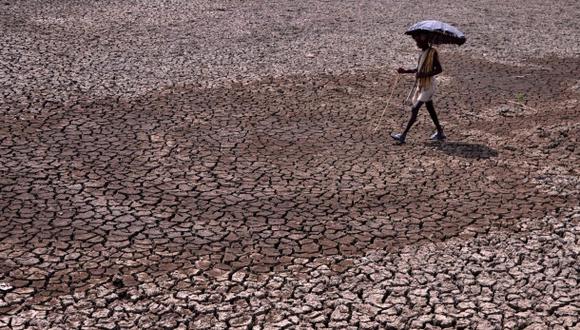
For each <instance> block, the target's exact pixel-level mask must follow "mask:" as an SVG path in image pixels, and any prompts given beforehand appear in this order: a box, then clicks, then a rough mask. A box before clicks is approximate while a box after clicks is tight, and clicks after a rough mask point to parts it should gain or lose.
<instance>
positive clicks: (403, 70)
mask: <svg viewBox="0 0 580 330" xmlns="http://www.w3.org/2000/svg"><path fill="white" fill-rule="evenodd" d="M397 73H399V74H401V73H417V69H409V70H407V69H403V68H398V69H397Z"/></svg>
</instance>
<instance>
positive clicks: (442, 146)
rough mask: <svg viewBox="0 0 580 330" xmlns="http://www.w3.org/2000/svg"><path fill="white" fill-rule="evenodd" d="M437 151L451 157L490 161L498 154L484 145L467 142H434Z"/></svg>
mask: <svg viewBox="0 0 580 330" xmlns="http://www.w3.org/2000/svg"><path fill="white" fill-rule="evenodd" d="M430 145H435V148H436V149H437V150H440V151H442V152H443V153H445V154H447V155H451V156H459V157H463V158H470V159H489V158H491V157H497V156H498V152H497V150H495V149H492V148H490V147H488V146H485V145H483V144H477V143H466V142H434V143H432V144H430Z"/></svg>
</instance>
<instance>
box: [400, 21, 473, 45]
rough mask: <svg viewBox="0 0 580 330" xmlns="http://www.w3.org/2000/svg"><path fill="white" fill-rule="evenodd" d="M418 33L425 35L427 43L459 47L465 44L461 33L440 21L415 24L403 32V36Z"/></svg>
mask: <svg viewBox="0 0 580 330" xmlns="http://www.w3.org/2000/svg"><path fill="white" fill-rule="evenodd" d="M419 33H427V34H428V35H429V41H430V42H431V43H434V44H456V45H459V46H461V45H463V44H464V43H465V35H464V34H463V32H461V31H459V30H458V29H457V28H456V27H454V26H452V25H450V24H447V23H443V22H440V21H433V20H429V21H421V22H417V23H415V24H413V25H412V26H411V27H410V28H409V29H407V31H406V32H405V34H408V35H411V36H412V35H415V34H419Z"/></svg>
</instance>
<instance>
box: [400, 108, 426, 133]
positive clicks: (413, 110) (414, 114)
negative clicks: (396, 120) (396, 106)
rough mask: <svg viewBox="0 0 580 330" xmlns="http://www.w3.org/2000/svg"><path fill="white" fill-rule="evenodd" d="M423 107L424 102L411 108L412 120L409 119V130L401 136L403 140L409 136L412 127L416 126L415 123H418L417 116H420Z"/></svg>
mask: <svg viewBox="0 0 580 330" xmlns="http://www.w3.org/2000/svg"><path fill="white" fill-rule="evenodd" d="M422 105H423V102H421V101H417V103H415V105H414V106H413V107H412V108H411V118H409V122H408V123H407V128H405V131H404V132H403V134H401V136H403V139H404V138H405V137H406V136H407V133H409V130H411V127H413V124H415V122H416V121H417V115H418V114H419V109H421V106H422Z"/></svg>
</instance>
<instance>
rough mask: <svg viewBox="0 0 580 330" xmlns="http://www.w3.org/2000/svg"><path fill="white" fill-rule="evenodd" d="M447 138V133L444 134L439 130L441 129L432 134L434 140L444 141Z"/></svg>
mask: <svg viewBox="0 0 580 330" xmlns="http://www.w3.org/2000/svg"><path fill="white" fill-rule="evenodd" d="M446 138H447V137H446V136H445V134H443V132H439V131H437V132H435V133H433V135H431V140H434V141H443V140H445V139H446Z"/></svg>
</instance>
